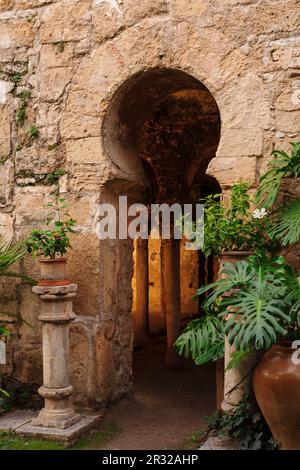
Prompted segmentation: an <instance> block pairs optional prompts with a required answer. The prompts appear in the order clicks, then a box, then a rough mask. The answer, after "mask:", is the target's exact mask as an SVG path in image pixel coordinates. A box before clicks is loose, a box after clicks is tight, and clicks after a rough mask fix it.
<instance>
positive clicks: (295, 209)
mask: <svg viewBox="0 0 300 470" xmlns="http://www.w3.org/2000/svg"><path fill="white" fill-rule="evenodd" d="M270 236H271V237H272V238H273V239H275V240H279V241H280V243H281V244H282V245H283V246H288V245H291V244H293V243H297V242H298V241H299V240H300V199H293V200H290V201H289V202H288V203H287V204H285V205H283V206H282V207H280V209H279V210H278V212H277V213H276V214H275V217H274V221H273V227H272V229H271V230H270Z"/></svg>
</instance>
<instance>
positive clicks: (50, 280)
mask: <svg viewBox="0 0 300 470" xmlns="http://www.w3.org/2000/svg"><path fill="white" fill-rule="evenodd" d="M66 265H67V259H66V258H55V259H41V260H40V268H41V280H40V281H39V285H40V286H45V285H52V286H61V285H67V284H70V281H69V280H67V279H66Z"/></svg>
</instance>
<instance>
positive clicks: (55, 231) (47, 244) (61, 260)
mask: <svg viewBox="0 0 300 470" xmlns="http://www.w3.org/2000/svg"><path fill="white" fill-rule="evenodd" d="M46 207H49V208H51V210H50V212H49V213H48V216H47V219H46V225H47V227H50V226H52V228H51V229H50V228H46V229H35V230H33V231H32V232H31V237H30V238H29V239H28V240H27V251H28V253H30V254H31V255H33V256H43V258H41V259H40V268H41V280H40V281H39V284H40V285H66V284H69V283H70V281H68V280H67V279H66V263H67V259H66V258H65V257H63V255H64V254H65V253H66V252H67V250H68V249H70V248H71V245H70V239H69V234H70V233H75V230H74V226H75V224H76V221H75V220H74V219H72V217H71V216H70V215H69V213H68V211H67V208H68V205H67V203H66V201H65V199H64V198H60V197H57V196H55V197H54V198H52V200H51V201H50V202H49V203H48V204H47V205H46Z"/></svg>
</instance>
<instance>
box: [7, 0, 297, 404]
mask: <svg viewBox="0 0 300 470" xmlns="http://www.w3.org/2000/svg"><path fill="white" fill-rule="evenodd" d="M299 25H300V5H299V1H298V0H168V1H167V0H166V1H164V0H157V1H150V0H140V1H136V0H122V1H121V0H119V1H117V0H107V1H105V0H94V1H93V0H78V1H77V0H61V1H55V0H0V72H1V75H0V208H1V213H0V224H1V226H0V229H1V232H2V233H4V234H5V235H7V236H8V237H19V236H21V235H22V234H26V233H28V232H29V231H30V230H31V229H32V228H33V227H36V226H39V225H40V224H41V221H42V220H43V218H44V216H45V210H44V209H43V204H44V203H45V202H46V201H47V198H48V197H49V196H48V195H49V193H50V192H51V191H54V190H56V189H57V187H59V190H60V192H61V194H62V195H63V196H64V197H65V198H66V199H67V200H68V202H69V204H70V212H71V214H72V215H73V216H74V217H75V218H76V219H77V221H78V224H79V229H78V231H79V233H78V235H77V236H76V237H74V239H73V240H72V245H73V251H72V252H71V253H70V256H69V277H70V279H72V281H73V282H75V283H76V284H78V286H79V289H78V296H77V298H76V302H75V305H74V308H75V313H76V319H75V321H74V322H73V324H72V327H71V335H70V340H71V354H70V358H71V372H72V374H71V375H72V380H71V381H72V384H73V385H74V389H75V392H76V398H77V400H78V401H80V402H81V403H84V404H86V405H93V406H94V405H95V404H97V403H98V404H100V405H101V404H103V403H104V402H107V401H108V400H113V399H116V398H118V397H119V396H121V395H122V394H124V393H126V392H128V391H129V390H130V388H131V358H132V321H131V303H132V292H131V276H132V246H131V244H130V243H129V242H127V241H120V242H119V243H116V242H108V241H106V242H100V241H99V240H98V239H97V237H96V235H95V230H96V226H97V204H98V203H99V202H100V201H102V200H104V201H105V200H109V201H112V200H113V199H114V197H117V195H118V194H119V193H120V192H122V189H123V193H126V192H127V191H130V190H131V188H132V186H135V188H137V187H138V186H139V185H140V187H143V182H142V176H141V174H139V173H138V172H136V173H134V172H133V171H126V169H124V168H122V166H118V165H117V164H116V163H115V162H114V159H113V158H112V156H111V155H110V152H109V149H108V148H107V146H105V145H104V144H103V142H104V141H105V139H104V140H103V132H106V128H105V126H103V122H104V120H105V118H106V117H107V111H108V112H109V109H110V105H111V103H112V100H113V97H114V96H115V94H116V93H117V91H118V90H119V89H120V87H121V86H122V84H124V83H125V82H126V81H130V80H131V79H132V77H136V76H137V75H136V74H141V76H142V75H143V73H146V72H147V71H149V70H151V69H154V68H162V69H176V70H180V71H182V72H185V73H186V74H188V75H189V76H191V77H193V78H194V79H196V80H198V81H199V82H201V83H202V84H203V85H205V86H206V87H207V88H208V90H209V91H210V92H211V94H212V95H213V97H214V99H215V100H216V103H217V105H218V108H219V111H220V115H221V139H220V144H219V147H218V150H217V153H216V156H215V158H213V160H212V161H211V162H210V164H209V169H208V172H209V174H210V175H213V176H214V177H215V178H216V179H217V181H218V182H219V184H220V185H221V186H222V188H223V189H224V190H226V189H227V188H229V187H230V186H231V185H232V183H234V182H235V181H237V180H238V179H240V178H244V179H247V180H249V181H250V183H251V185H252V187H253V188H254V187H255V185H256V183H257V179H258V176H259V173H260V171H262V170H264V168H265V165H266V162H267V160H268V157H269V156H270V153H271V151H272V150H273V148H274V147H281V148H285V147H286V146H287V143H288V141H290V140H296V139H298V140H299V138H300V119H299V118H300V91H299V90H300V70H299V68H300V35H299V30H300V26H299ZM129 83H130V82H129ZM172 91H173V90H172ZM129 106H130V103H129ZM24 114H25V117H24ZM113 121H114V120H113V119H112V122H113ZM104 137H105V136H104ZM58 168H64V169H65V171H66V174H65V175H63V176H60V177H59V178H58V177H55V173H53V172H54V171H55V170H56V169H58ZM20 268H21V269H24V270H25V269H26V271H27V272H30V273H33V274H35V275H37V273H38V263H37V262H33V261H32V260H31V259H30V258H28V259H26V260H25V261H24V263H23V264H22V266H21V267H20ZM10 287H11V285H10V286H8V285H4V286H2V287H1V289H2V292H1V296H2V299H3V308H2V309H1V311H6V312H11V311H14V312H18V314H19V315H21V316H22V317H23V318H24V319H25V320H26V323H18V322H13V328H14V331H15V333H16V334H15V335H14V336H13V337H12V338H11V339H10V344H9V363H8V366H7V372H8V373H11V374H12V373H13V374H14V376H15V377H16V378H18V379H20V380H22V381H25V382H26V381H33V382H34V381H35V382H37V383H41V362H42V355H41V348H40V337H41V334H40V330H39V325H38V323H39V322H38V320H37V316H38V306H37V299H35V298H34V297H35V296H33V295H32V293H31V289H30V288H29V287H24V286H22V287H21V286H19V285H18V284H17V296H16V295H15V289H11V288H10Z"/></svg>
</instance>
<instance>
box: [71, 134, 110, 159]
mask: <svg viewBox="0 0 300 470" xmlns="http://www.w3.org/2000/svg"><path fill="white" fill-rule="evenodd" d="M101 160H102V150H101V143H100V137H87V138H85V139H76V140H68V141H67V162H70V163H99V162H101Z"/></svg>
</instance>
